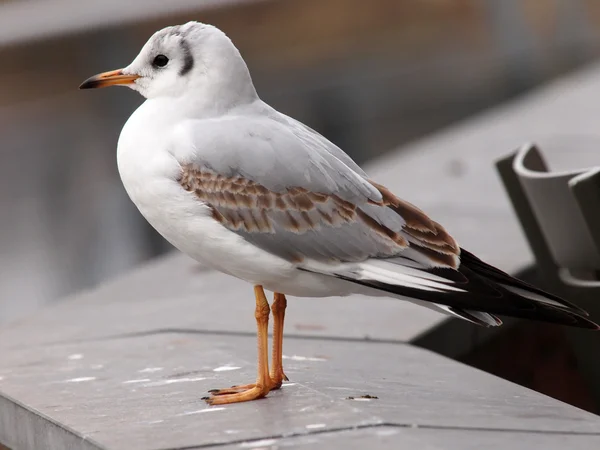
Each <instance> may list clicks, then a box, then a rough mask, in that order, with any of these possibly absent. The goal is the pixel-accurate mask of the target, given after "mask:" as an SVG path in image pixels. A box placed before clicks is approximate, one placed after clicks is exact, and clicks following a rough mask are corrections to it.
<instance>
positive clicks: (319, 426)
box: [304, 423, 327, 430]
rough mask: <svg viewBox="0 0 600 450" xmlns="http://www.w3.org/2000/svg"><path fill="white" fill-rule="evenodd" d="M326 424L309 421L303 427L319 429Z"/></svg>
mask: <svg viewBox="0 0 600 450" xmlns="http://www.w3.org/2000/svg"><path fill="white" fill-rule="evenodd" d="M326 426H327V425H325V424H324V423H311V424H309V425H306V426H305V427H304V428H306V429H307V430H319V429H321V428H325V427H326Z"/></svg>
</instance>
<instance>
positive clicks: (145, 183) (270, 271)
mask: <svg viewBox="0 0 600 450" xmlns="http://www.w3.org/2000/svg"><path fill="white" fill-rule="evenodd" d="M155 112H156V111H153V107H152V104H151V103H150V102H148V101H147V102H145V103H144V104H143V105H142V106H141V107H140V108H138V110H137V111H136V112H134V114H133V115H132V116H131V117H130V118H129V120H128V121H127V123H126V124H125V126H124V127H123V130H122V132H121V136H120V137H119V143H118V148H117V164H118V168H119V173H120V175H121V179H122V181H123V185H124V186H125V190H126V191H127V193H128V195H129V197H130V198H131V200H132V201H133V203H134V204H135V205H136V206H137V207H138V209H139V210H140V212H141V213H142V215H143V216H144V217H145V218H146V220H147V221H148V222H149V223H150V224H151V225H152V226H153V227H154V228H155V229H156V230H157V231H158V232H159V233H160V234H161V235H162V236H163V237H164V238H165V239H166V240H167V241H169V242H170V243H171V244H172V245H174V246H175V247H176V248H178V249H179V250H181V251H182V252H184V253H186V254H188V255H189V256H191V257H192V258H194V259H196V260H198V261H200V262H202V263H204V264H206V265H208V266H210V267H213V268H215V269H217V270H220V271H222V272H225V273H229V274H231V275H233V276H236V277H238V278H241V279H244V280H246V281H249V282H251V283H257V284H263V285H265V286H266V285H268V284H272V283H273V281H274V280H281V279H287V278H290V277H292V278H294V277H295V276H296V275H294V274H295V273H297V272H298V271H297V270H296V269H295V268H294V266H293V265H292V264H291V263H289V262H287V261H285V260H283V259H281V258H279V257H276V256H274V255H271V254H270V253H267V252H265V251H263V250H260V249H258V248H257V247H255V246H253V245H251V244H249V243H248V242H246V241H245V240H244V239H243V238H241V237H240V236H238V235H237V234H235V233H233V232H231V231H229V230H227V229H226V228H225V227H223V226H222V225H221V224H220V223H218V222H217V221H215V220H214V219H213V218H212V216H211V210H210V208H209V207H208V206H207V205H206V204H204V203H202V202H201V201H200V200H199V199H198V198H197V197H196V196H195V195H194V194H193V193H189V192H187V191H185V190H184V189H183V188H182V187H181V186H180V185H179V183H178V182H177V178H178V176H179V173H180V171H181V166H180V164H179V162H178V161H177V159H176V158H175V157H174V156H173V154H172V153H173V152H171V151H169V146H171V145H173V143H172V142H170V139H169V137H170V132H171V130H172V125H170V124H168V123H165V122H164V121H163V120H161V121H160V122H157V121H156V120H155V118H156V117H157V115H156V114H154V113H155ZM158 117H161V119H162V117H164V115H163V114H158ZM191 151H192V149H190V152H191ZM177 154H178V155H180V154H181V149H178V152H177Z"/></svg>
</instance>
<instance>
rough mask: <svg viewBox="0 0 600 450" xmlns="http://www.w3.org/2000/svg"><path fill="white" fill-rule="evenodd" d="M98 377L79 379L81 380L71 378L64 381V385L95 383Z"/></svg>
mask: <svg viewBox="0 0 600 450" xmlns="http://www.w3.org/2000/svg"><path fill="white" fill-rule="evenodd" d="M95 379H96V377H79V378H71V379H69V380H65V381H63V383H82V382H84V381H94V380H95Z"/></svg>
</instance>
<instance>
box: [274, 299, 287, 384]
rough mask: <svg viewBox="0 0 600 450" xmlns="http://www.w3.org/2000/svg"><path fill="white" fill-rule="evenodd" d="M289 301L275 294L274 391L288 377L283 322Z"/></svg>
mask: <svg viewBox="0 0 600 450" xmlns="http://www.w3.org/2000/svg"><path fill="white" fill-rule="evenodd" d="M286 307H287V299H286V298H285V295H283V294H280V293H279V292H275V294H274V295H273V304H272V305H271V312H272V313H273V355H272V359H271V364H272V368H271V380H272V381H273V383H274V387H273V389H279V388H280V387H281V384H282V383H283V382H284V381H288V377H286V376H285V373H283V321H284V319H285V308H286Z"/></svg>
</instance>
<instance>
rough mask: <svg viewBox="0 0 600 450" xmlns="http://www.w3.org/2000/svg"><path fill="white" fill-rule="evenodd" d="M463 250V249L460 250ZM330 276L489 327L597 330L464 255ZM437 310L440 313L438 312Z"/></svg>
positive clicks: (351, 268) (548, 297) (576, 311)
mask: <svg viewBox="0 0 600 450" xmlns="http://www.w3.org/2000/svg"><path fill="white" fill-rule="evenodd" d="M461 250H462V249H461ZM303 270H308V271H313V272H319V273H325V274H327V275H332V276H335V277H338V278H341V279H344V280H347V281H349V282H352V283H357V284H359V285H363V286H367V287H369V288H373V289H377V290H380V291H384V292H387V293H389V294H392V295H395V296H401V297H404V298H408V299H417V300H420V301H421V302H430V303H431V304H432V305H431V306H434V305H435V307H437V308H438V309H441V310H443V311H444V312H446V313H448V314H451V315H454V316H457V317H460V318H462V319H464V320H468V321H470V322H473V323H476V324H478V325H484V326H498V325H500V324H501V323H502V322H501V321H500V319H498V318H497V317H496V316H495V314H498V315H505V316H511V317H517V318H524V319H531V320H538V321H543V322H550V323H557V324H562V325H568V326H574V327H580V328H587V329H592V330H598V329H600V327H599V326H598V325H597V324H595V323H594V322H592V321H591V320H589V319H587V318H586V317H587V316H588V314H587V312H585V311H584V310H582V309H581V308H579V307H577V306H575V305H572V304H571V303H569V302H567V301H565V300H563V299H561V298H560V297H557V296H555V295H552V294H550V293H547V292H545V291H543V290H541V289H539V288H536V287H534V286H531V285H529V284H527V283H525V282H523V281H521V280H518V279H516V278H514V277H512V276H510V275H508V274H506V273H504V272H502V271H501V270H499V269H496V268H495V267H493V266H490V265H489V264H487V263H484V262H483V261H481V260H480V259H479V258H477V257H476V256H474V255H472V254H471V253H469V252H467V251H466V250H462V251H461V255H460V266H459V267H458V269H453V268H449V267H425V266H424V265H423V264H422V263H420V262H416V261H414V260H408V259H406V258H402V257H398V258H392V259H371V260H367V261H364V262H361V263H354V264H342V265H340V266H336V267H335V268H334V269H331V270H326V271H324V269H323V268H320V269H319V270H313V269H309V268H305V269H303ZM434 309H435V308H434Z"/></svg>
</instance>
